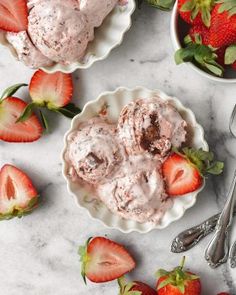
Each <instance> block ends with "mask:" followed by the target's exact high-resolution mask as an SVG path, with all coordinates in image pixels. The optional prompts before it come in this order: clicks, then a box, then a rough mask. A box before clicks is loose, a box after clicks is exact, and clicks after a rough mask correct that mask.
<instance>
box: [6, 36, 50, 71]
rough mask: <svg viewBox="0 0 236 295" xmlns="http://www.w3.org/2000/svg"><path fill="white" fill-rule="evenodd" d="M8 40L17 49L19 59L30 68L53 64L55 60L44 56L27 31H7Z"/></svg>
mask: <svg viewBox="0 0 236 295" xmlns="http://www.w3.org/2000/svg"><path fill="white" fill-rule="evenodd" d="M6 39H7V41H8V42H9V43H10V44H11V45H12V46H13V48H14V49H15V51H16V53H17V56H18V59H19V60H21V61H23V62H24V64H25V65H26V66H28V67H30V68H39V67H42V66H51V65H52V64H53V61H52V60H50V59H49V58H47V57H46V56H44V55H43V54H42V53H41V52H40V51H39V50H38V49H37V48H36V47H35V46H34V44H33V43H32V42H31V40H30V38H29V36H28V34H27V32H26V31H22V32H19V33H11V32H8V33H6Z"/></svg>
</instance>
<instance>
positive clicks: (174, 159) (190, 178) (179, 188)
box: [162, 153, 202, 196]
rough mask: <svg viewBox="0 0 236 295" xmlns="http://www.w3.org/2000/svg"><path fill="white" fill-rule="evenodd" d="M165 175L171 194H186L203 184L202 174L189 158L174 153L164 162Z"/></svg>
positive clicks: (168, 191)
mask: <svg viewBox="0 0 236 295" xmlns="http://www.w3.org/2000/svg"><path fill="white" fill-rule="evenodd" d="M162 170H163V175H164V178H165V181H166V185H167V193H168V194H169V195H170V196H179V195H184V194H187V193H190V192H193V191H195V190H197V189H198V188H199V187H200V186H201V185H202V176H201V175H200V173H199V171H198V169H197V168H196V167H194V166H193V165H192V164H191V163H190V162H189V160H188V159H186V158H184V157H182V156H181V155H178V154H175V153H173V154H172V155H171V156H170V157H169V158H168V159H167V160H166V161H165V162H164V164H163V168H162Z"/></svg>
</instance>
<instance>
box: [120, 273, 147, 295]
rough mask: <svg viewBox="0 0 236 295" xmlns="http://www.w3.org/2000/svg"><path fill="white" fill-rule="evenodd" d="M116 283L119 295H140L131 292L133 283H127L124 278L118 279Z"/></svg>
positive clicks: (137, 292)
mask: <svg viewBox="0 0 236 295" xmlns="http://www.w3.org/2000/svg"><path fill="white" fill-rule="evenodd" d="M117 281H118V284H119V287H120V293H119V294H120V295H142V292H141V291H133V290H132V289H133V287H134V286H135V285H136V284H135V283H134V282H130V283H127V282H126V280H125V278H124V277H121V278H119V279H118V280H117Z"/></svg>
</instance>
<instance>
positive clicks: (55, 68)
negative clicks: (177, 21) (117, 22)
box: [0, 0, 136, 74]
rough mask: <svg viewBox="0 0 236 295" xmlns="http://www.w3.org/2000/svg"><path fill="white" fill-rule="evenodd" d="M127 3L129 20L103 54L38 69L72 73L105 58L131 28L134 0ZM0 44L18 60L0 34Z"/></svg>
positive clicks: (48, 71)
mask: <svg viewBox="0 0 236 295" xmlns="http://www.w3.org/2000/svg"><path fill="white" fill-rule="evenodd" d="M128 5H129V6H128V7H129V10H128V13H127V17H128V18H129V21H128V23H127V26H126V27H124V28H123V30H122V31H120V35H119V38H117V40H116V42H114V43H113V44H112V46H110V47H109V49H108V50H107V52H106V53H105V54H104V55H102V56H100V57H96V58H92V59H91V58H90V59H89V60H88V61H87V62H86V63H81V62H79V61H78V62H74V63H72V64H70V65H66V66H64V65H62V64H59V63H55V64H54V65H52V66H50V67H40V68H39V69H42V70H43V71H44V72H46V73H49V74H51V73H55V72H57V71H60V72H63V73H73V72H74V71H76V70H78V69H88V68H90V67H91V66H92V65H93V64H94V63H96V62H97V61H102V60H105V59H106V58H107V57H108V56H109V55H110V53H111V52H112V50H113V49H115V48H116V47H118V46H120V45H121V44H122V42H123V40H124V36H125V33H126V32H127V31H128V30H129V29H130V28H131V25H132V18H131V16H132V14H133V12H134V11H135V8H136V2H135V0H129V2H128ZM121 9H122V8H121ZM111 13H113V12H111ZM107 18H109V15H108V16H107ZM102 25H103V24H102ZM102 25H101V26H102ZM0 33H2V35H3V34H4V32H0ZM95 38H96V34H95ZM92 42H93V41H92ZM0 45H2V46H4V47H6V48H8V50H9V51H10V52H11V54H12V55H13V57H15V58H16V59H17V60H18V58H17V54H16V52H15V50H14V48H13V47H12V46H11V44H10V43H9V42H7V40H6V39H5V38H4V37H1V36H0ZM89 53H90V55H93V56H94V54H93V53H92V52H86V55H87V54H89ZM19 62H20V61H19Z"/></svg>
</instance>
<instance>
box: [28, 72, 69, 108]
mask: <svg viewBox="0 0 236 295" xmlns="http://www.w3.org/2000/svg"><path fill="white" fill-rule="evenodd" d="M29 90H30V95H31V98H32V100H33V102H35V103H37V104H38V105H40V106H45V105H47V107H48V108H49V109H57V108H60V107H63V106H65V105H67V104H68V103H69V102H70V101H71V98H72V94H73V82H72V76H71V75H70V74H64V73H61V72H56V73H54V74H47V73H45V72H44V71H42V70H38V71H37V72H36V73H35V74H34V75H33V77H32V79H31V82H30V87H29Z"/></svg>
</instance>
